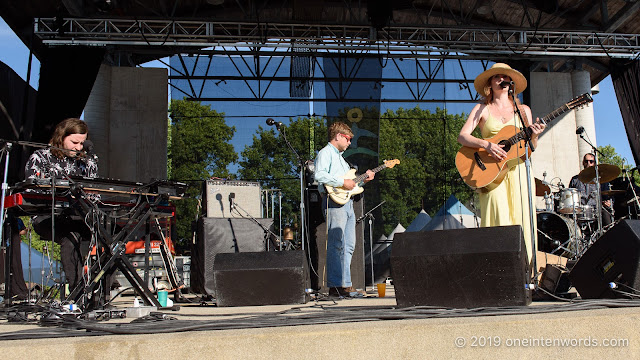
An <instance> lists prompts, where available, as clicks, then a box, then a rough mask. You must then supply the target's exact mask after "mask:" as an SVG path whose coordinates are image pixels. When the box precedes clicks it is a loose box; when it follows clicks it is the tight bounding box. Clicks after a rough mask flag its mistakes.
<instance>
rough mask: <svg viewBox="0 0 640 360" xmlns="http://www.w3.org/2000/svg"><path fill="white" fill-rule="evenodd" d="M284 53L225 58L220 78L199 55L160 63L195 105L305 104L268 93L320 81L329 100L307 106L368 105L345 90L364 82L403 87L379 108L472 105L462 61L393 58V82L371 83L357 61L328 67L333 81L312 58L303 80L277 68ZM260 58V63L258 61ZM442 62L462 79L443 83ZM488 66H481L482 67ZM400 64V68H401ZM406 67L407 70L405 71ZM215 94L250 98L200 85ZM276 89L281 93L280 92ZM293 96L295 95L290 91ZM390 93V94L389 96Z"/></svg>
mask: <svg viewBox="0 0 640 360" xmlns="http://www.w3.org/2000/svg"><path fill="white" fill-rule="evenodd" d="M283 55H284V54H280V55H279V56H278V55H277V54H275V55H273V56H262V57H252V56H247V55H245V56H231V55H228V60H229V62H230V63H231V64H232V66H231V68H232V69H233V70H232V71H230V72H226V73H225V74H224V75H220V74H218V75H213V74H210V70H211V69H213V68H214V67H215V66H214V65H213V62H214V61H215V60H216V58H217V59H220V56H218V57H215V56H202V55H200V54H198V55H194V56H192V57H185V56H184V55H177V58H175V61H172V62H171V64H166V63H165V65H166V66H167V67H169V68H170V69H171V75H170V76H169V79H170V80H171V81H170V85H171V86H172V88H173V89H174V90H175V91H178V92H179V93H181V94H183V95H184V96H185V98H187V99H188V100H196V101H211V102H216V101H227V102H228V101H239V102H247V101H256V100H260V101H283V100H286V101H293V102H308V101H310V100H311V99H310V98H309V96H308V95H307V96H304V95H300V96H296V95H294V94H289V96H286V97H283V95H282V94H279V93H278V91H277V90H273V89H274V87H273V86H272V85H273V84H274V83H277V82H289V83H290V84H291V86H293V87H300V88H303V87H306V86H309V85H310V84H313V83H314V82H323V83H324V84H325V86H326V87H327V90H328V92H329V93H331V96H329V97H327V98H318V97H314V98H313V101H322V102H351V103H368V102H371V101H372V100H371V98H367V97H362V95H361V94H357V93H355V94H354V93H350V88H351V87H352V85H353V84H354V83H359V82H365V83H369V84H371V86H373V87H374V88H375V87H380V88H382V87H384V86H385V85H387V86H396V88H395V89H399V88H398V87H397V86H398V85H403V87H404V91H405V92H406V93H407V94H408V95H405V96H402V97H397V96H396V97H394V96H393V94H392V95H391V97H387V98H382V99H380V101H381V102H385V103H394V102H395V103H406V102H415V103H442V102H451V103H458V102H459V103H469V102H477V101H478V95H477V94H476V93H475V91H471V88H472V87H471V86H470V84H471V83H473V79H467V76H466V73H465V65H464V64H463V62H462V60H460V59H457V60H454V59H406V60H402V59H395V58H391V59H390V61H388V62H387V63H386V64H385V65H386V66H391V67H392V68H393V69H394V73H395V75H394V76H393V77H389V76H386V77H383V78H374V77H367V76H363V74H360V73H359V70H360V68H361V66H362V60H363V58H356V59H354V61H353V62H352V63H351V64H350V65H346V64H343V63H342V62H337V63H336V62H332V63H333V64H334V65H335V66H336V67H337V69H338V73H339V74H338V75H337V76H329V75H327V74H326V73H325V70H324V65H323V63H322V61H321V60H322V59H321V58H319V57H316V56H309V57H308V58H309V59H308V60H309V61H310V64H309V65H310V69H311V71H309V73H308V76H292V75H291V74H290V72H289V69H290V68H289V67H287V66H282V60H283V59H284V58H285V56H283ZM258 59H262V60H260V61H259V60H258ZM445 61H454V62H455V63H456V64H457V67H458V68H457V71H456V72H457V73H460V74H461V75H462V78H455V79H454V78H445V77H444V76H443V73H444V63H445ZM487 64H488V62H483V66H484V67H485V68H486V66H487ZM403 65H404V66H403ZM407 65H410V66H407ZM407 68H410V69H412V72H411V73H410V74H407V73H406V69H407ZM205 84H209V85H208V86H212V87H214V88H215V89H216V90H217V89H220V90H221V91H222V92H226V91H225V88H226V87H234V86H235V88H237V86H239V85H238V84H241V85H242V86H244V88H245V89H246V90H247V91H245V92H244V93H245V94H251V96H252V97H242V98H240V97H232V96H227V97H208V96H206V95H207V93H208V91H207V90H205V87H206V85H205ZM434 84H454V85H457V86H458V87H459V90H460V98H457V99H444V98H442V96H443V93H442V88H441V86H440V87H436V86H434ZM209 89H210V88H209ZM280 89H281V88H280ZM294 92H295V90H294ZM392 93H393V92H392Z"/></svg>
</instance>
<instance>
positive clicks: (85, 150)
mask: <svg viewBox="0 0 640 360" xmlns="http://www.w3.org/2000/svg"><path fill="white" fill-rule="evenodd" d="M76 157H77V158H80V159H88V158H91V159H93V160H94V161H98V155H96V154H95V153H94V152H93V141H91V140H85V141H84V143H82V151H80V152H78V153H77V155H76Z"/></svg>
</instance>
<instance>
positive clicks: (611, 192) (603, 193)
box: [602, 190, 627, 195]
mask: <svg viewBox="0 0 640 360" xmlns="http://www.w3.org/2000/svg"><path fill="white" fill-rule="evenodd" d="M626 193H627V191H626V190H604V191H603V192H602V195H620V194H626Z"/></svg>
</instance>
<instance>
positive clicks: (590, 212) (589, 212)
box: [578, 205, 596, 221]
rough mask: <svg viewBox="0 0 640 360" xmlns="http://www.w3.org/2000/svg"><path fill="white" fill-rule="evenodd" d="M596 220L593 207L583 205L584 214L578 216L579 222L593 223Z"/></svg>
mask: <svg viewBox="0 0 640 360" xmlns="http://www.w3.org/2000/svg"><path fill="white" fill-rule="evenodd" d="M595 219H596V211H595V209H594V208H593V206H591V205H582V212H581V213H580V215H578V221H593V220H595Z"/></svg>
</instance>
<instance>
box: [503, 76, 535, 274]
mask: <svg viewBox="0 0 640 360" xmlns="http://www.w3.org/2000/svg"><path fill="white" fill-rule="evenodd" d="M515 87H516V85H515V83H514V84H513V85H512V86H511V87H510V88H509V94H510V95H511V99H512V100H513V107H514V109H515V112H516V114H517V115H518V118H519V119H520V123H521V125H522V129H523V130H522V133H523V134H524V140H525V142H524V156H525V160H524V164H525V169H526V170H527V179H526V181H527V190H528V198H529V228H530V231H531V264H532V265H533V271H532V273H531V281H532V283H535V277H536V274H537V272H538V266H537V263H536V231H535V220H534V216H535V214H536V212H535V210H534V207H533V192H532V186H531V159H530V158H529V149H531V152H534V151H535V147H534V146H533V141H532V139H531V133H532V131H531V129H530V128H528V127H527V124H525V122H524V117H523V115H522V113H521V112H520V108H519V107H518V103H517V102H516V91H515V90H516V89H515ZM531 124H532V125H533V119H531Z"/></svg>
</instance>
